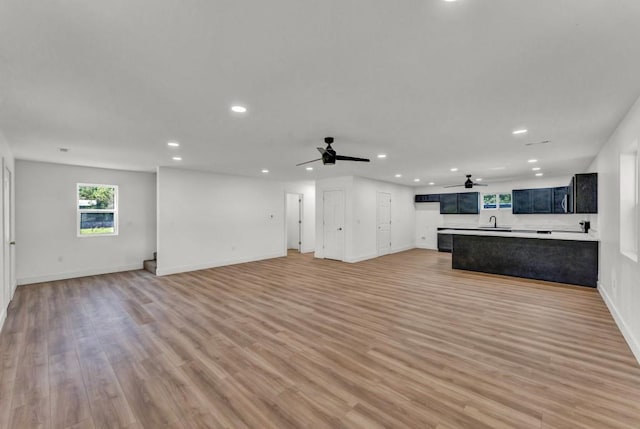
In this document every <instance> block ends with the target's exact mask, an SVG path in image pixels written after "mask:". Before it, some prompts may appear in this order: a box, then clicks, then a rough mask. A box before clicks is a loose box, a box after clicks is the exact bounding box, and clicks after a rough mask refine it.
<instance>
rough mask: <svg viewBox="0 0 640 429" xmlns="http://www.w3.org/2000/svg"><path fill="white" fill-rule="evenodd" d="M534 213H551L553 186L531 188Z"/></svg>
mask: <svg viewBox="0 0 640 429" xmlns="http://www.w3.org/2000/svg"><path fill="white" fill-rule="evenodd" d="M531 200H532V201H531V205H532V208H533V213H551V188H539V189H532V190H531Z"/></svg>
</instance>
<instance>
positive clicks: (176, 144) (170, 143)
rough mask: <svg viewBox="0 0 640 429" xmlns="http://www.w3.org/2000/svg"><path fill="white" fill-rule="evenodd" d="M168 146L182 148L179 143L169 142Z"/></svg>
mask: <svg viewBox="0 0 640 429" xmlns="http://www.w3.org/2000/svg"><path fill="white" fill-rule="evenodd" d="M167 146H171V147H178V146H180V143H178V142H169V143H167Z"/></svg>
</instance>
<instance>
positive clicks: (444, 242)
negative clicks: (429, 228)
mask: <svg viewBox="0 0 640 429" xmlns="http://www.w3.org/2000/svg"><path fill="white" fill-rule="evenodd" d="M452 250H453V235H452V234H440V233H438V251H439V252H449V253H451V251H452Z"/></svg>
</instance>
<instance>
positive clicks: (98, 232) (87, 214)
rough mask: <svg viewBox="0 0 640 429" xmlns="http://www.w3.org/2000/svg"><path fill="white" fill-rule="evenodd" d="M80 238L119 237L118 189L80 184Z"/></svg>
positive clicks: (110, 186) (78, 197)
mask: <svg viewBox="0 0 640 429" xmlns="http://www.w3.org/2000/svg"><path fill="white" fill-rule="evenodd" d="M77 203H78V205H77V207H78V236H79V237H95V236H104V235H118V187H117V186H116V185H93V184H87V183H78V192H77Z"/></svg>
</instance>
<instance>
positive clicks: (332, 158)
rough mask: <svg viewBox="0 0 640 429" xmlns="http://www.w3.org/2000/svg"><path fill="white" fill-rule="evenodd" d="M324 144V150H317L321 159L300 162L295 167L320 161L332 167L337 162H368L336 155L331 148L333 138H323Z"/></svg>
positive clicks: (363, 159) (365, 159) (362, 159)
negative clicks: (325, 145)
mask: <svg viewBox="0 0 640 429" xmlns="http://www.w3.org/2000/svg"><path fill="white" fill-rule="evenodd" d="M324 142H325V143H326V144H327V147H326V148H321V147H319V148H318V152H320V154H322V158H318V159H313V160H311V161H306V162H301V163H300V164H296V167H297V166H299V165H304V164H309V163H310V162H316V161H322V163H323V164H324V165H327V164H328V165H334V164H335V163H336V160H337V161H361V162H370V161H369V160H368V159H367V158H356V157H354V156H344V155H338V154H336V151H335V150H333V148H332V147H331V143H333V137H325V138H324Z"/></svg>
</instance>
